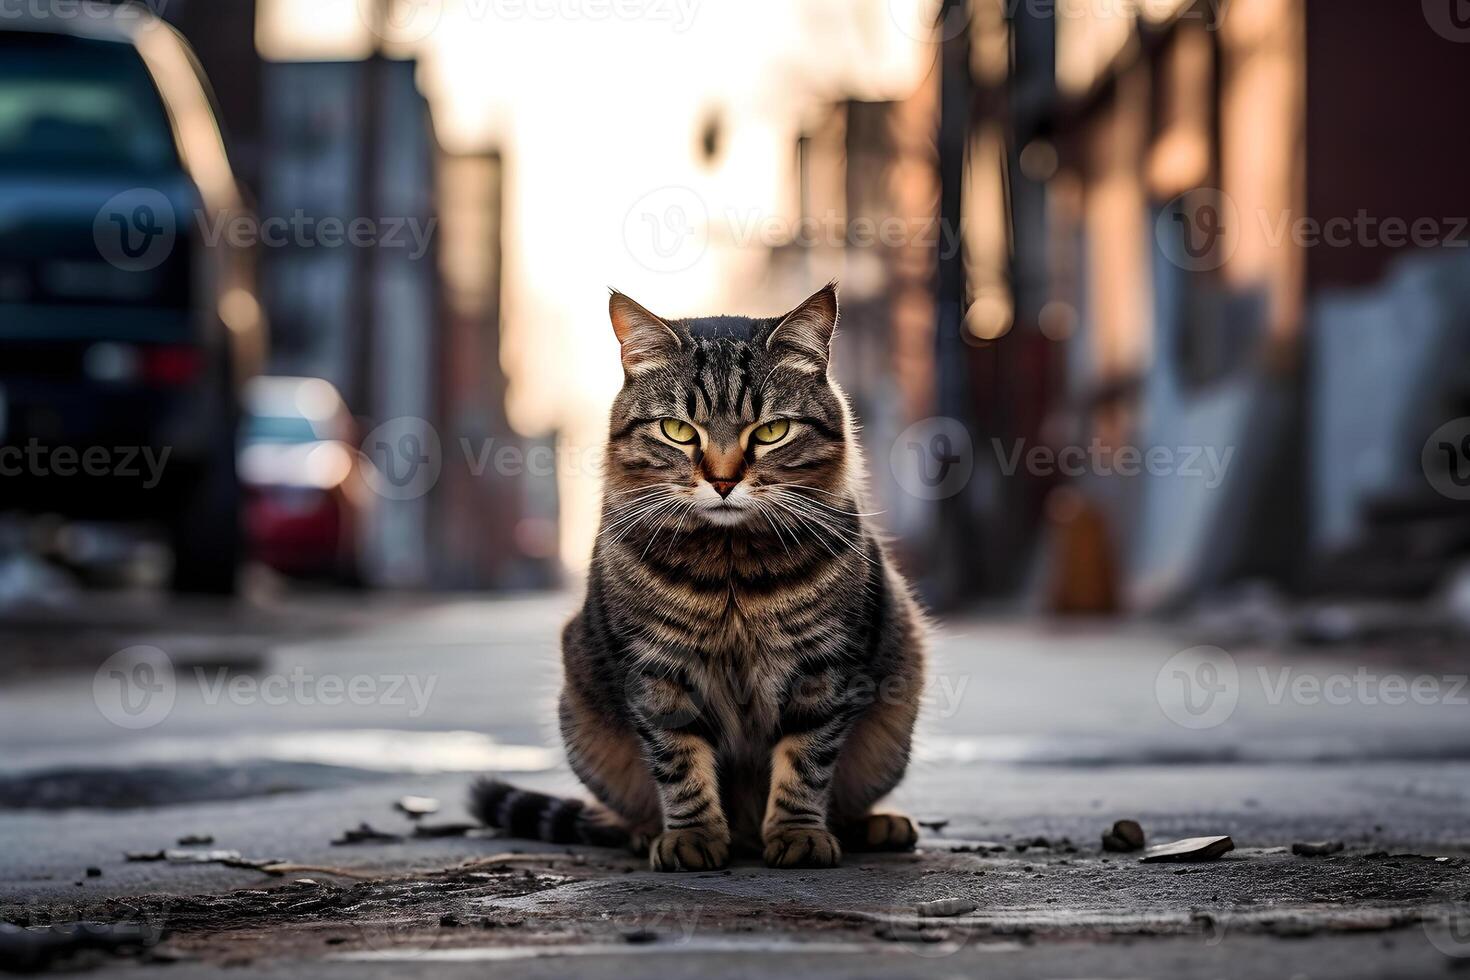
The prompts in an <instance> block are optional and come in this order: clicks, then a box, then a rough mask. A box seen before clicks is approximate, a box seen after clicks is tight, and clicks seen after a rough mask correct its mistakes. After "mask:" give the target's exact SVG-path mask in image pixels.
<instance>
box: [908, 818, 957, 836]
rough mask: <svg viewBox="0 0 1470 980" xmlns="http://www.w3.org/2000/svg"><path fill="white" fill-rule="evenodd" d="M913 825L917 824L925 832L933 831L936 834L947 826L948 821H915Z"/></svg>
mask: <svg viewBox="0 0 1470 980" xmlns="http://www.w3.org/2000/svg"><path fill="white" fill-rule="evenodd" d="M915 823H917V824H918V825H919V826H920V827H923V828H924V829H925V830H932V831H934V832H935V833H936V834H937V833H939V832H940V831H941V830H943V829H944V828H945V827H948V826H949V821H948V820H917V821H915Z"/></svg>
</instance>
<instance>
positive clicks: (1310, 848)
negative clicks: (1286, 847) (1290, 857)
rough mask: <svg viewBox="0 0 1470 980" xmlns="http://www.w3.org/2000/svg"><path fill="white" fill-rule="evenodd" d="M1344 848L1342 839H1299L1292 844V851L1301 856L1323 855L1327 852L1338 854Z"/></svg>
mask: <svg viewBox="0 0 1470 980" xmlns="http://www.w3.org/2000/svg"><path fill="white" fill-rule="evenodd" d="M1342 848H1343V843H1342V841H1340V840H1314V841H1298V842H1297V843H1295V844H1293V845H1291V853H1293V854H1296V855H1298V856H1300V857H1322V856H1323V855H1326V854H1336V853H1337V852H1338V851H1340V850H1342Z"/></svg>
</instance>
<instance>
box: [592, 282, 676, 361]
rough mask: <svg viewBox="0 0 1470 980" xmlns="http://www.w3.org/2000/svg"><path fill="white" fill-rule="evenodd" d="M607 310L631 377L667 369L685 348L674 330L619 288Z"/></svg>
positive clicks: (614, 292) (615, 291) (610, 300)
mask: <svg viewBox="0 0 1470 980" xmlns="http://www.w3.org/2000/svg"><path fill="white" fill-rule="evenodd" d="M607 310H608V315H609V316H611V317H612V326H613V333H615V334H617V335H618V343H619V344H622V345H623V373H625V374H626V375H628V376H629V377H632V376H633V375H635V374H641V373H642V372H644V371H651V370H653V369H654V368H660V367H664V366H665V365H667V364H668V363H669V362H670V361H671V360H672V359H673V357H674V355H675V354H677V353H678V351H679V348H680V347H681V346H682V342H681V341H680V340H679V334H678V333H677V332H676V331H675V330H674V328H673V327H671V326H669V325H668V324H667V323H665V322H664V321H663V320H662V319H660V318H659V317H656V316H654V315H653V314H652V313H650V312H648V311H647V310H646V309H644V308H643V307H642V306H640V305H639V304H638V303H637V302H635V301H634V300H633V299H631V298H629V297H627V296H624V295H623V294H622V293H620V292H618V291H617V290H616V289H615V290H613V294H612V297H611V298H610V299H609V300H608V304H607Z"/></svg>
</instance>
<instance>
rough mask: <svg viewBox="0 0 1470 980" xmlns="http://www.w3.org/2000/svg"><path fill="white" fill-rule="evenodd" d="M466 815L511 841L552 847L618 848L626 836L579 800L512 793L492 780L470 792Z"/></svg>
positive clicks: (528, 792) (485, 780)
mask: <svg viewBox="0 0 1470 980" xmlns="http://www.w3.org/2000/svg"><path fill="white" fill-rule="evenodd" d="M470 813H471V814H472V815H474V817H475V818H476V819H477V820H479V821H480V822H481V823H483V824H485V825H486V826H487V827H499V828H501V829H502V830H505V831H507V832H508V833H509V834H511V835H512V836H515V837H523V838H526V839H528V840H544V841H550V842H551V843H553V844H595V845H599V846H602V847H621V846H623V845H625V844H627V843H628V832H627V830H626V829H624V828H623V827H621V826H620V825H618V823H617V822H616V820H609V819H607V818H606V817H605V816H604V815H602V814H600V813H599V812H598V811H597V810H596V809H595V808H593V807H589V806H588V805H587V804H585V803H583V802H582V801H581V800H567V799H560V798H558V797H555V796H547V795H546V794H545V793H532V792H530V791H528V790H522V789H516V788H515V787H514V786H511V785H510V784H508V783H502V782H500V781H499V780H496V779H481V780H478V781H477V782H476V783H475V784H474V786H472V787H471V788H470Z"/></svg>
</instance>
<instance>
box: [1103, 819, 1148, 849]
mask: <svg viewBox="0 0 1470 980" xmlns="http://www.w3.org/2000/svg"><path fill="white" fill-rule="evenodd" d="M1143 845H1144V837H1143V827H1142V826H1141V825H1140V824H1139V822H1138V821H1137V820H1119V821H1118V822H1117V823H1115V824H1113V826H1112V828H1111V829H1109V830H1104V831H1103V835H1102V846H1103V850H1105V851H1114V852H1116V853H1122V854H1127V853H1129V852H1132V851H1141V850H1143Z"/></svg>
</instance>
